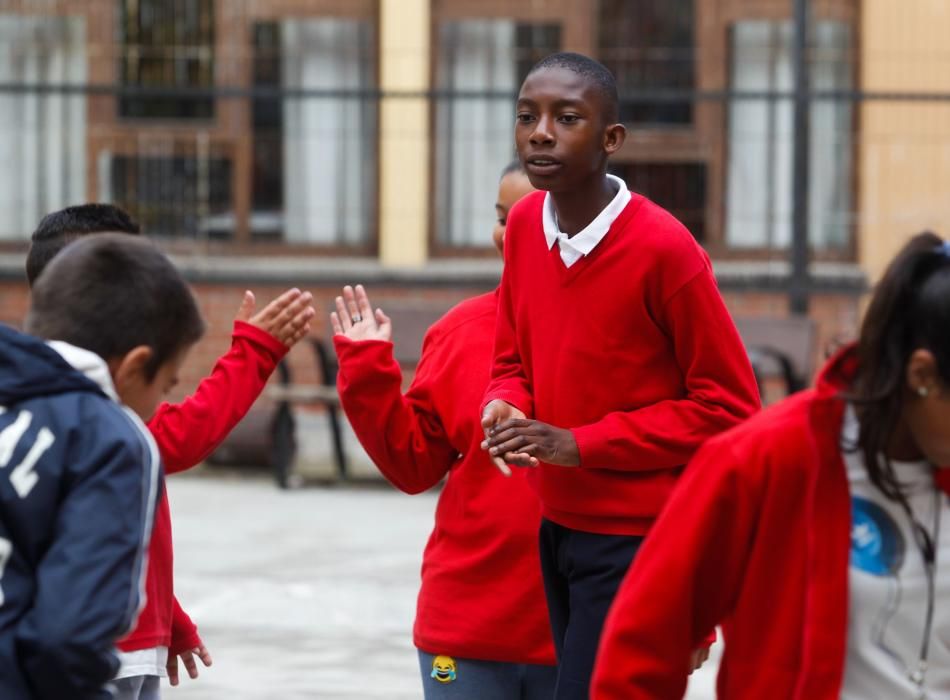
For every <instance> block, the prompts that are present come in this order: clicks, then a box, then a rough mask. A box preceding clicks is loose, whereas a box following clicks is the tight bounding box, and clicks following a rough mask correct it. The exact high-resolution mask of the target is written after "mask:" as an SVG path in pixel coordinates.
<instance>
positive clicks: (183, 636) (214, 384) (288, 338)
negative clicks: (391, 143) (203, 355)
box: [26, 204, 314, 700]
mask: <svg viewBox="0 0 950 700" xmlns="http://www.w3.org/2000/svg"><path fill="white" fill-rule="evenodd" d="M106 231H113V232H122V233H126V234H138V232H139V226H138V224H137V223H135V222H134V221H133V220H132V219H131V218H130V217H129V215H128V214H126V213H125V212H124V211H122V210H121V209H119V208H118V207H116V206H113V205H111V204H83V205H79V206H74V207H69V208H67V209H64V210H62V211H58V212H53V213H52V214H48V215H47V216H46V217H44V218H43V220H42V221H41V222H40V225H39V227H38V228H37V230H36V231H35V232H34V234H33V240H32V245H31V247H30V251H29V253H28V255H27V264H26V269H27V276H28V277H29V278H30V279H31V280H35V279H36V278H37V277H39V278H42V274H41V273H42V272H43V268H44V266H45V265H46V263H48V262H49V260H51V259H52V258H53V257H54V256H55V255H56V254H57V253H59V251H61V250H62V249H63V248H65V247H67V246H68V245H71V244H72V242H73V241H74V240H76V239H77V238H80V237H82V236H86V235H91V234H97V235H98V234H100V233H102V232H106ZM311 299H312V296H311V295H310V294H309V293H301V292H300V290H297V289H291V290H289V291H287V292H285V293H284V294H283V295H281V296H280V297H278V298H277V299H276V300H274V301H273V302H271V303H270V304H268V305H267V306H266V307H265V308H264V309H263V310H261V311H260V312H258V313H256V314H255V313H254V295H253V294H251V292H245V295H244V301H243V303H242V304H241V308H240V310H239V312H238V315H237V318H236V319H235V321H234V333H233V340H232V345H231V349H230V350H229V351H228V352H227V353H226V354H225V355H223V356H222V357H221V358H220V359H219V360H218V362H217V363H216V364H215V366H214V369H213V370H212V372H211V374H210V375H209V376H208V377H206V378H205V379H204V380H203V381H202V382H201V384H200V385H199V386H198V388H197V390H196V391H195V393H194V394H193V395H191V396H189V397H188V398H187V399H185V400H184V401H183V402H181V403H178V404H169V403H165V404H162V405H161V406H160V407H159V409H158V411H157V412H156V413H155V415H154V416H152V417H151V418H150V420H149V421H148V428H149V430H150V431H151V432H152V434H153V435H154V437H155V440H156V441H157V443H158V447H159V450H160V451H161V454H162V460H163V462H164V466H165V472H166V473H167V474H173V473H175V472H179V471H183V470H185V469H190V468H191V467H194V466H195V465H197V464H198V463H200V462H201V461H202V460H204V459H205V457H207V456H208V455H209V454H210V453H211V452H213V451H214V449H215V448H216V447H217V446H218V445H219V444H220V443H221V441H222V440H224V438H225V437H226V436H227V435H228V433H229V432H230V431H231V430H232V429H233V428H234V426H235V425H237V423H238V422H239V421H240V420H241V419H242V418H243V417H244V416H245V414H246V413H247V411H248V410H249V409H250V407H251V405H252V404H253V403H254V401H255V400H256V399H257V397H258V396H259V395H260V393H261V391H262V389H263V388H264V385H265V384H266V383H267V380H268V378H269V377H270V375H271V374H272V373H273V371H274V368H275V367H276V366H277V364H278V363H279V362H280V360H281V359H282V358H283V357H284V355H285V354H286V353H287V351H288V350H289V349H290V347H291V346H293V345H294V343H296V342H297V341H298V340H300V339H301V338H302V337H304V336H305V335H306V334H307V332H308V331H309V330H310V319H311V318H312V317H313V314H314V309H313V308H312V307H311V306H310V301H311ZM149 562H150V564H149V569H148V577H147V579H146V590H147V592H148V599H147V603H146V606H145V609H144V610H143V611H142V614H141V615H140V616H139V621H138V625H137V626H136V628H135V629H134V630H133V631H132V633H131V634H130V635H129V636H127V637H126V638H125V639H122V640H121V641H120V642H119V643H118V647H119V649H120V651H121V652H122V654H121V656H120V659H121V661H122V666H121V668H120V670H119V673H118V677H117V678H116V700H153V699H154V698H157V697H158V696H159V685H160V681H161V678H162V677H164V676H165V675H166V674H167V675H168V677H169V680H170V681H171V684H172V685H176V684H177V683H178V658H179V657H180V658H181V659H182V661H183V662H184V664H185V668H186V670H187V671H188V675H189V676H190V677H191V678H196V677H197V675H198V668H197V663H196V661H195V656H197V657H198V658H199V659H200V660H201V661H202V663H204V665H205V666H208V665H210V663H211V656H210V654H209V653H208V650H207V649H206V648H205V646H204V644H203V643H202V641H201V638H200V637H199V636H198V629H197V627H196V626H195V624H194V623H193V622H192V621H191V618H189V617H188V615H187V614H186V613H185V611H184V610H182V608H181V606H180V605H179V604H178V601H177V600H176V599H175V596H174V580H173V573H172V572H173V552H172V532H171V514H170V512H169V507H168V497H167V494H166V493H165V491H164V489H163V490H162V494H161V500H160V501H159V505H158V511H157V513H156V516H155V531H154V534H153V536H152V541H151V545H150V548H149Z"/></svg>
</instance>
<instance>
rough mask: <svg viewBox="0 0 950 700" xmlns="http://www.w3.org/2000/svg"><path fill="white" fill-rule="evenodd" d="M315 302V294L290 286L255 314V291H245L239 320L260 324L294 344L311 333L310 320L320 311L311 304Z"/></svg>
mask: <svg viewBox="0 0 950 700" xmlns="http://www.w3.org/2000/svg"><path fill="white" fill-rule="evenodd" d="M312 301H313V295H312V294H311V293H310V292H301V291H300V290H299V289H296V288H294V289H288V290H287V291H286V292H284V293H283V294H281V295H280V296H279V297H277V298H276V299H274V301H272V302H271V303H270V304H268V305H267V306H265V307H264V308H263V309H261V310H260V311H259V312H258V313H256V314H255V313H254V307H255V304H256V302H255V299H254V293H253V292H252V291H250V290H248V291H246V292H244V299H243V301H241V308H240V309H238V312H237V320H239V321H244V322H245V323H249V324H251V325H252V326H256V327H257V328H260V329H261V330H262V331H264V332H265V333H270V334H271V335H272V336H274V337H275V338H277V340H279V341H280V342H282V343H283V344H284V345H286V346H287V347H293V345H294V344H295V343H296V342H297V341H298V340H300V339H301V338H303V337H304V336H306V335H307V333H309V332H310V321H311V319H312V318H313V317H314V316H316V314H317V312H316V309H314V308H313V307H312V306H311V305H310V302H312Z"/></svg>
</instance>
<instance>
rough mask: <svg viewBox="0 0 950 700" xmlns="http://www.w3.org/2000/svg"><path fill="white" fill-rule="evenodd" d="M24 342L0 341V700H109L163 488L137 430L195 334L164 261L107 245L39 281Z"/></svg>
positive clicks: (190, 303)
mask: <svg viewBox="0 0 950 700" xmlns="http://www.w3.org/2000/svg"><path fill="white" fill-rule="evenodd" d="M26 330H27V332H29V333H32V334H34V335H35V336H38V337H31V336H27V335H23V334H21V333H19V332H17V331H14V330H13V329H11V328H9V327H6V326H0V591H2V594H0V697H2V698H4V700H63V699H64V698H69V699H70V700H93V699H94V700H105V699H106V698H111V697H112V694H111V692H110V691H109V690H107V689H106V683H107V682H108V681H109V679H110V678H112V677H113V676H114V675H115V671H116V669H117V668H118V665H119V662H118V659H117V658H116V656H115V652H114V643H115V640H116V639H117V638H118V637H119V636H121V635H122V634H123V633H125V632H126V631H127V630H128V629H129V628H130V627H131V625H132V624H133V622H134V620H135V617H136V616H137V614H138V612H139V608H140V604H141V602H142V601H141V594H142V592H143V585H144V573H145V566H146V556H147V545H148V538H149V535H150V530H151V528H152V521H153V517H154V509H155V505H156V502H157V499H158V491H159V488H160V483H159V479H160V471H161V466H160V458H159V454H158V449H157V447H156V445H155V442H154V440H153V439H152V437H151V435H150V434H149V432H148V430H147V429H146V427H145V424H144V423H143V422H142V420H143V419H146V418H148V417H149V416H150V415H151V414H152V413H153V412H154V411H155V408H156V406H157V405H158V403H159V401H160V400H161V397H162V395H163V394H165V393H166V392H167V391H168V390H169V389H170V388H171V387H172V386H173V385H174V384H175V382H176V381H177V372H178V369H179V367H180V366H181V364H182V362H183V361H184V358H185V356H186V354H187V352H188V350H189V349H190V348H191V347H192V346H193V345H194V344H195V343H196V342H197V341H198V339H199V338H200V337H201V335H202V333H203V332H204V322H203V321H202V319H201V316H200V314H199V312H198V307H197V305H196V304H195V301H194V298H193V297H192V296H191V292H190V291H189V290H188V287H187V285H186V284H185V283H184V281H183V280H182V279H181V277H180V276H179V274H178V272H177V271H176V270H175V268H174V266H173V265H172V264H171V263H170V262H169V261H168V260H167V259H166V258H165V257H164V256H163V255H162V254H161V253H160V252H158V251H157V250H156V249H155V248H153V247H152V246H151V245H149V244H148V243H147V242H145V241H137V240H134V239H130V238H127V237H125V236H118V235H111V236H109V235H107V236H100V237H97V238H96V239H92V240H87V241H81V242H78V243H76V245H75V246H74V247H72V248H71V249H70V250H69V251H68V252H67V253H65V254H63V255H62V256H61V257H60V258H59V259H58V260H56V261H55V262H54V263H53V264H52V265H51V266H50V272H49V275H48V276H47V277H46V278H45V279H43V280H40V282H39V283H38V284H37V286H36V287H35V288H34V290H33V298H32V306H31V309H30V312H29V315H28V317H27V321H26ZM44 340H45V341H46V342H44Z"/></svg>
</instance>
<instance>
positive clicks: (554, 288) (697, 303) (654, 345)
mask: <svg viewBox="0 0 950 700" xmlns="http://www.w3.org/2000/svg"><path fill="white" fill-rule="evenodd" d="M617 116H618V97H617V88H616V84H615V82H614V79H613V76H612V75H611V74H610V72H609V71H608V70H607V69H606V68H604V66H602V65H601V64H599V63H597V62H596V61H593V60H592V59H589V58H587V57H585V56H580V55H578V54H570V53H561V54H554V55H552V56H549V57H547V58H545V59H543V60H542V61H541V62H539V63H538V64H537V65H536V66H535V67H534V68H533V69H532V71H531V72H530V73H529V75H528V77H527V78H526V79H525V81H524V83H523V84H522V87H521V91H520V94H519V97H518V104H517V121H516V126H515V142H516V145H517V148H518V155H519V157H520V159H521V161H522V163H524V165H525V170H526V171H527V173H528V177H529V178H530V180H531V183H532V184H533V185H534V186H535V187H537V188H538V189H539V190H545V191H546V192H538V193H536V194H533V195H529V196H528V197H526V198H525V199H523V200H522V201H521V202H520V203H519V204H518V205H517V206H516V207H515V208H514V210H513V211H512V212H511V215H510V216H509V220H508V237H507V244H506V246H505V257H506V261H505V272H504V275H503V278H502V283H501V292H500V298H499V311H498V323H497V328H496V337H495V360H494V366H493V368H492V380H491V383H490V384H489V387H488V389H487V391H486V394H485V397H484V403H483V405H484V411H483V414H482V426H483V428H484V429H485V433H486V439H485V441H484V442H483V443H482V447H483V448H484V449H488V450H489V451H490V454H491V456H492V458H493V459H494V460H495V462H496V464H497V465H498V467H499V468H500V469H502V470H503V471H508V467H507V466H506V462H507V463H509V464H515V465H518V466H528V467H537V469H536V470H534V471H532V473H531V477H532V481H533V482H534V485H535V487H536V489H537V490H538V493H539V495H540V498H541V509H542V523H541V534H540V537H541V566H542V575H543V578H544V583H545V592H546V595H547V601H548V610H549V615H550V619H551V625H552V630H553V632H554V644H555V648H556V650H557V652H558V666H559V670H558V685H557V691H556V698H557V699H558V700H566V699H567V698H586V697H587V693H588V686H589V684H590V674H591V670H592V668H593V664H594V657H595V654H596V650H597V643H598V639H599V637H600V631H601V628H602V626H603V621H604V618H605V616H606V614H607V610H608V607H609V606H610V603H611V600H612V599H613V596H614V594H615V592H616V590H617V587H618V586H619V584H620V581H621V579H622V577H623V575H624V574H625V572H626V570H627V568H628V567H629V564H630V562H631V561H632V559H633V557H634V555H635V553H636V551H637V549H638V548H639V546H640V543H641V541H642V539H643V536H644V535H646V533H647V531H648V530H649V528H650V526H651V524H652V523H653V521H654V519H655V518H656V516H657V514H658V513H659V511H660V509H661V507H662V506H663V504H664V502H665V501H666V498H667V496H668V495H669V493H670V492H671V491H672V489H673V486H674V485H675V483H676V479H677V476H678V475H679V473H680V471H681V470H682V467H683V465H684V464H685V463H686V462H687V460H688V459H689V458H690V457H691V456H692V454H693V452H694V451H695V450H696V449H697V448H698V447H699V445H700V444H701V443H702V442H703V441H704V440H706V439H707V438H709V437H711V436H713V435H715V434H717V433H719V432H721V431H723V430H726V429H728V428H730V427H732V426H734V425H736V424H737V423H739V422H740V421H742V420H743V419H744V418H746V417H747V416H749V415H750V414H752V413H753V412H754V411H755V410H756V409H757V408H758V406H759V399H758V391H757V387H756V383H755V378H754V376H753V374H752V369H751V367H750V365H749V361H748V357H747V355H746V351H745V349H744V347H743V345H742V342H741V340H740V338H739V334H738V333H737V331H736V328H735V325H734V324H733V322H732V319H731V318H730V316H729V314H728V312H727V311H726V308H725V305H724V304H723V301H722V298H721V297H720V295H719V291H718V289H717V287H716V281H715V279H714V277H713V274H712V269H711V266H710V263H709V259H708V258H707V256H706V255H705V253H704V252H703V250H702V249H701V248H700V247H699V245H698V244H697V243H696V241H695V240H694V239H693V237H692V236H691V235H690V233H689V231H687V230H686V229H685V228H684V227H683V225H682V224H680V223H679V222H678V221H677V220H676V219H674V218H673V217H672V216H670V214H669V213H667V212H666V211H664V210H663V209H661V208H660V207H658V206H657V205H655V204H653V203H652V202H650V201H649V200H647V199H645V198H644V197H641V196H639V195H636V194H631V193H630V192H628V191H627V188H626V186H625V185H624V183H623V182H622V181H621V180H619V179H618V178H615V177H612V176H609V175H607V174H606V170H607V159H608V157H609V156H610V155H611V154H613V153H615V152H616V151H617V150H619V149H620V147H621V146H622V145H623V141H624V137H625V130H624V127H623V125H621V124H618V123H616V121H617ZM528 416H532V417H533V418H534V420H529V419H528V418H527V417H528Z"/></svg>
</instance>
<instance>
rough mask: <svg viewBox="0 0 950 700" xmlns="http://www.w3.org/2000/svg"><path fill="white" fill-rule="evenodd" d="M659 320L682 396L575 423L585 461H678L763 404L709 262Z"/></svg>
mask: <svg viewBox="0 0 950 700" xmlns="http://www.w3.org/2000/svg"><path fill="white" fill-rule="evenodd" d="M661 322H662V323H663V325H664V327H665V328H666V329H668V332H669V334H670V337H671V339H672V344H673V349H674V352H675V354H676V361H677V364H678V365H679V366H680V368H681V370H682V373H683V377H684V386H685V395H684V396H682V397H681V398H676V399H669V400H666V401H659V402H657V403H654V404H652V405H649V406H646V407H644V408H640V409H637V410H634V411H629V412H623V411H618V412H613V413H609V414H607V415H606V416H605V417H604V418H603V419H601V420H599V421H597V422H596V423H592V424H589V425H584V426H580V427H577V428H574V429H573V430H572V432H573V434H574V439H575V440H576V441H577V446H578V449H579V451H580V455H581V467H586V468H589V469H619V470H624V469H635V470H637V471H641V470H642V471H652V470H656V469H671V468H675V467H680V466H682V465H683V464H686V463H687V462H688V461H689V459H690V457H692V455H693V454H694V453H695V452H696V450H697V449H698V448H699V446H700V445H702V444H703V443H704V442H705V441H706V440H708V439H709V438H710V437H712V436H714V435H717V434H719V433H721V432H723V431H724V430H727V429H729V428H731V427H732V426H734V425H737V424H738V423H740V422H742V421H743V420H744V419H745V418H747V417H749V416H750V415H752V414H753V413H754V412H755V411H757V410H758V408H759V391H758V386H757V384H756V381H755V375H754V374H753V373H752V366H751V365H750V364H749V358H748V354H747V353H746V350H745V347H744V346H743V344H742V340H741V339H740V338H739V333H738V331H737V330H736V327H735V324H734V323H733V321H732V317H731V316H730V315H729V312H728V310H727V309H726V305H725V303H724V302H723V300H722V297H721V296H720V294H719V290H718V288H717V287H716V281H715V279H714V278H713V275H712V271H711V270H710V269H709V268H708V267H705V268H704V269H703V270H702V271H700V272H699V273H698V274H696V275H695V276H694V277H693V278H692V279H691V280H690V281H689V282H687V283H686V284H685V285H683V286H682V287H681V288H680V289H679V290H677V291H676V292H675V293H674V294H673V296H672V297H671V298H670V299H669V300H668V301H667V302H666V304H665V305H664V308H663V318H662V319H661Z"/></svg>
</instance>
